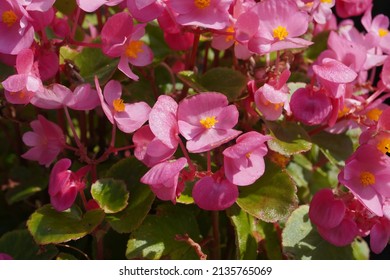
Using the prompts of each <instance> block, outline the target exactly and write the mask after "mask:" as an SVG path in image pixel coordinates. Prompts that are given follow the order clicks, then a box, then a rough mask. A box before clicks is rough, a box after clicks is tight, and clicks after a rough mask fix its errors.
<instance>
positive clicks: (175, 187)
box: [141, 157, 187, 203]
mask: <svg viewBox="0 0 390 280" xmlns="http://www.w3.org/2000/svg"><path fill="white" fill-rule="evenodd" d="M186 165H187V159H186V158H184V157H182V158H179V159H177V160H171V161H165V162H161V163H159V164H157V165H155V166H153V167H152V168H151V169H150V170H149V171H148V172H147V173H146V174H145V175H144V176H142V178H141V182H142V183H144V184H147V185H149V186H150V188H151V190H152V191H153V192H154V193H155V194H156V196H157V197H158V198H159V199H161V200H170V201H172V202H173V203H176V198H177V197H179V196H180V194H181V192H182V191H183V189H184V182H182V181H180V182H179V175H180V171H181V170H182V169H183V168H184V167H185V166H186Z"/></svg>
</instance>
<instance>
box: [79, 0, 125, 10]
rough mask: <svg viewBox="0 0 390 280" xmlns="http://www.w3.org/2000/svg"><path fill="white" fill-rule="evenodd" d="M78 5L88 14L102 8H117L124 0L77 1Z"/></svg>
mask: <svg viewBox="0 0 390 280" xmlns="http://www.w3.org/2000/svg"><path fill="white" fill-rule="evenodd" d="M76 2H77V5H78V6H79V7H80V9H82V10H83V11H86V12H89V13H90V12H94V11H96V10H97V9H99V8H100V7H101V6H103V5H106V6H116V5H118V4H119V3H121V2H123V0H76Z"/></svg>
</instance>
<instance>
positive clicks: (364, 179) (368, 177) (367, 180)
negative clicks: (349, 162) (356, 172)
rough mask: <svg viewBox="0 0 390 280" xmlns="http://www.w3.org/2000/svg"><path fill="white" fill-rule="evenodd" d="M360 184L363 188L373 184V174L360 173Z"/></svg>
mask: <svg viewBox="0 0 390 280" xmlns="http://www.w3.org/2000/svg"><path fill="white" fill-rule="evenodd" d="M360 183H362V185H363V186H364V187H367V186H371V185H373V184H375V176H374V174H372V173H371V172H368V171H363V172H362V173H360Z"/></svg>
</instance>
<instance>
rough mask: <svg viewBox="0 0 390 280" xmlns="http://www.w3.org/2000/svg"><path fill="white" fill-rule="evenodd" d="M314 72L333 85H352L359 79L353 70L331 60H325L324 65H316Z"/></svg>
mask: <svg viewBox="0 0 390 280" xmlns="http://www.w3.org/2000/svg"><path fill="white" fill-rule="evenodd" d="M313 71H314V73H316V75H318V76H319V77H321V78H322V79H325V80H327V81H330V82H332V83H350V82H352V81H353V80H355V79H356V77H357V74H356V73H355V72H354V71H353V70H351V68H349V67H347V66H345V65H344V64H343V63H341V62H339V61H337V60H335V59H331V58H325V59H323V60H322V65H314V66H313Z"/></svg>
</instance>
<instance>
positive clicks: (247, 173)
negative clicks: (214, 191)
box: [223, 131, 272, 186]
mask: <svg viewBox="0 0 390 280" xmlns="http://www.w3.org/2000/svg"><path fill="white" fill-rule="evenodd" d="M270 139H272V137H270V136H264V135H262V134H260V133H258V132H255V131H251V132H247V133H245V134H242V135H241V136H239V137H238V138H237V140H236V144H235V145H233V146H231V147H229V148H226V149H225V150H224V151H223V166H224V172H225V176H226V178H227V179H228V180H229V181H230V182H232V183H233V184H235V185H238V186H247V185H250V184H253V183H254V182H255V181H256V180H257V179H259V178H260V177H261V176H262V175H263V174H264V170H265V166H264V156H265V155H266V154H267V151H268V149H267V146H266V145H265V142H266V141H268V140H270Z"/></svg>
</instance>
